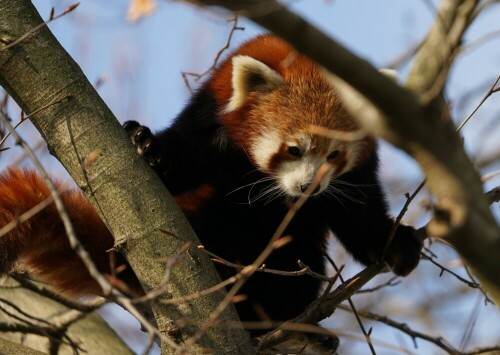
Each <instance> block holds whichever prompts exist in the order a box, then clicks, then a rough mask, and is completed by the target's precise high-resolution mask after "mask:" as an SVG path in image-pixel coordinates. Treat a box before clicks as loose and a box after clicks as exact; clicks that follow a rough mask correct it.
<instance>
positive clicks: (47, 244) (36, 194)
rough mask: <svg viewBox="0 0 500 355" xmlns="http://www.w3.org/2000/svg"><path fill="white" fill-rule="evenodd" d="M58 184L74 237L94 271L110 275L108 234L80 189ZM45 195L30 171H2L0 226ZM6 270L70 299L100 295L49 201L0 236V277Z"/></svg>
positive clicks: (0, 183) (110, 239)
mask: <svg viewBox="0 0 500 355" xmlns="http://www.w3.org/2000/svg"><path fill="white" fill-rule="evenodd" d="M57 186H58V188H59V191H60V194H61V199H62V200H63V202H64V205H65V206H66V210H67V212H68V215H69V218H70V220H71V222H72V223H73V228H74V230H75V232H76V235H77V237H78V238H79V240H80V241H81V242H82V244H83V246H84V247H85V249H86V250H87V251H88V252H89V254H90V255H91V257H92V259H93V261H94V263H95V264H96V266H97V268H98V269H99V270H100V271H101V272H103V273H108V274H109V273H110V263H109V255H108V254H107V252H106V251H107V250H109V249H110V248H112V247H113V238H112V236H111V234H110V233H109V231H108V229H107V228H106V226H105V225H104V223H103V222H102V221H101V219H100V218H99V216H98V215H97V213H96V212H95V210H94V208H93V207H92V206H91V205H90V203H89V202H88V201H87V200H86V199H85V197H84V196H83V195H82V194H81V193H80V192H79V191H77V190H75V189H65V188H64V187H63V186H62V185H61V184H57ZM49 195H50V193H49V190H48V188H47V186H46V185H45V182H44V181H43V179H42V178H41V177H40V176H38V175H37V174H36V173H35V172H33V171H20V170H12V169H11V170H9V171H7V172H6V173H4V174H3V175H2V176H0V228H1V227H3V226H5V225H7V224H8V223H9V222H11V221H14V220H16V218H17V217H18V216H19V215H21V214H23V213H25V212H26V211H28V210H30V209H31V208H33V207H34V206H36V205H38V204H39V203H40V202H42V201H44V200H45V199H46V198H47V197H49ZM10 271H26V272H28V273H29V274H30V275H32V277H34V278H35V279H37V280H39V281H42V282H46V283H48V284H50V285H52V286H54V287H55V288H56V289H58V290H59V291H62V292H64V293H67V294H70V295H83V294H99V293H100V292H101V290H100V287H99V285H98V284H97V283H96V282H95V281H94V280H93V279H92V278H91V277H90V275H89V273H88V272H87V269H86V268H85V266H84V264H83V263H82V261H81V260H80V258H79V257H78V256H77V255H76V253H75V252H74V251H73V250H72V249H71V247H70V245H69V242H68V238H67V236H66V232H65V229H64V226H63V224H62V221H61V219H60V217H59V214H58V211H57V210H56V207H55V206H54V204H53V203H51V204H50V205H48V206H47V207H45V208H44V209H42V210H41V211H40V212H38V213H37V214H35V215H34V216H32V217H31V218H29V219H28V220H27V221H25V222H22V223H20V224H18V225H17V226H16V227H15V228H14V229H12V230H10V231H9V232H7V233H6V234H5V235H3V236H1V237H0V273H2V274H5V273H8V272H10ZM134 281H135V280H134ZM136 282H137V281H135V283H136ZM136 286H137V285H136Z"/></svg>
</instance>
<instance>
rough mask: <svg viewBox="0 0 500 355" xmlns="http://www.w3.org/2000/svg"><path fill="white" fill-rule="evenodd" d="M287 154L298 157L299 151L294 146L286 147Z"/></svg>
mask: <svg viewBox="0 0 500 355" xmlns="http://www.w3.org/2000/svg"><path fill="white" fill-rule="evenodd" d="M288 154H290V155H293V156H294V157H300V149H299V147H296V146H289V147H288Z"/></svg>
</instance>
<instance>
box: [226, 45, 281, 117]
mask: <svg viewBox="0 0 500 355" xmlns="http://www.w3.org/2000/svg"><path fill="white" fill-rule="evenodd" d="M232 64H233V72H232V78H231V85H232V89H233V93H232V96H231V98H230V99H229V103H228V104H227V106H226V108H225V110H224V111H225V112H226V113H227V112H232V111H235V110H237V109H239V108H240V107H241V106H243V105H244V104H245V101H246V98H247V96H248V94H249V93H251V92H257V91H258V92H269V91H272V90H274V89H276V88H278V87H280V86H281V85H282V84H283V77H282V76H281V75H279V74H278V73H277V72H276V71H275V70H273V69H271V68H270V67H268V66H267V65H266V64H264V63H262V62H261V61H258V60H257V59H254V58H252V57H249V56H246V55H239V56H236V57H234V58H233V60H232Z"/></svg>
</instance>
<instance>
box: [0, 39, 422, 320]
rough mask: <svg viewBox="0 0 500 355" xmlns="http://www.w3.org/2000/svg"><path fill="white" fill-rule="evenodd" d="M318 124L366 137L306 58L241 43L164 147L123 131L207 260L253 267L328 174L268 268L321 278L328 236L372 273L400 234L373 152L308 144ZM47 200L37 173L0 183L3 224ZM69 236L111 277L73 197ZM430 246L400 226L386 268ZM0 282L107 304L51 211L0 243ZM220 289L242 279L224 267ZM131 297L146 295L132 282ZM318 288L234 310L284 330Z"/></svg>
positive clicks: (86, 214)
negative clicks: (17, 275)
mask: <svg viewBox="0 0 500 355" xmlns="http://www.w3.org/2000/svg"><path fill="white" fill-rule="evenodd" d="M311 125H316V126H322V127H326V128H328V129H333V130H336V131H343V132H355V131H358V130H359V129H360V126H359V125H358V123H357V122H356V121H355V120H353V118H352V117H350V116H349V114H348V112H347V111H346V110H345V109H344V107H343V105H342V102H341V101H340V99H339V97H338V95H337V93H336V91H335V88H333V87H332V86H331V84H330V83H329V82H328V80H327V79H325V77H324V75H323V73H322V71H321V69H320V68H319V67H318V66H317V65H316V64H314V63H313V62H312V61H311V60H310V59H308V58H307V57H305V56H303V55H300V54H298V53H296V52H295V51H294V50H293V48H292V47H291V46H289V45H288V44H287V43H285V42H283V41H282V40H280V39H279V38H277V37H274V36H272V35H264V36H259V37H257V38H255V39H253V40H250V41H249V42H247V43H245V44H243V45H242V46H241V47H240V48H239V49H237V50H236V51H235V52H234V53H233V54H232V55H230V56H229V57H228V58H227V59H226V60H225V61H224V62H222V63H221V64H220V65H219V66H218V67H217V68H216V69H215V70H214V71H213V73H212V75H211V76H210V78H209V79H208V80H207V81H206V82H205V83H204V84H203V85H202V86H201V88H200V89H199V90H198V91H197V92H196V93H195V94H194V95H193V97H192V98H191V100H190V102H189V103H188V104H187V106H186V107H185V108H184V110H183V111H182V112H181V113H180V114H179V116H178V117H177V119H176V120H175V121H174V123H173V124H172V125H171V126H170V127H168V128H166V129H165V130H162V131H160V132H158V133H156V134H153V133H151V131H150V130H149V128H147V127H145V126H141V125H140V124H139V123H137V122H135V121H129V122H126V123H125V124H124V128H125V130H126V131H127V132H128V134H129V135H130V137H131V140H132V142H133V144H134V145H135V146H136V149H137V151H138V153H139V154H140V155H142V156H143V157H144V159H145V160H146V161H147V162H148V163H149V165H150V166H151V167H152V168H153V169H154V170H155V171H156V172H157V174H158V175H159V176H160V178H161V179H162V181H163V183H164V184H165V185H166V187H167V188H168V190H169V191H170V192H171V193H172V195H173V196H174V198H175V200H176V202H177V203H178V205H179V207H180V208H181V209H182V210H183V212H184V213H185V214H186V216H187V218H188V219H189V221H190V223H191V224H192V226H193V228H194V230H195V231H196V233H197V235H198V237H199V238H200V240H201V243H202V244H203V245H204V247H205V248H206V249H207V250H210V251H211V252H213V253H215V254H217V255H218V256H220V257H222V258H224V259H226V260H229V261H231V262H233V263H238V264H241V265H248V264H250V263H252V262H253V261H254V260H255V258H256V257H257V256H258V255H259V254H260V253H261V251H262V250H263V249H264V248H265V246H266V245H267V243H268V241H269V239H270V237H271V236H272V235H273V233H274V231H275V230H276V228H277V226H278V225H279V223H280V222H281V220H282V219H283V217H284V216H285V214H286V213H287V211H288V208H289V207H288V206H289V203H290V201H294V200H295V199H297V198H298V197H300V196H301V195H302V194H303V193H304V191H305V189H306V188H307V187H308V186H309V185H310V184H311V182H312V180H313V179H314V177H315V175H316V173H317V172H318V169H319V167H320V166H322V164H324V163H325V162H329V163H330V164H331V166H332V169H331V170H330V172H329V173H328V174H327V175H326V176H325V177H324V178H323V179H322V180H321V182H320V184H319V186H318V187H317V188H316V190H315V191H314V193H313V195H312V196H311V197H310V198H309V199H308V200H307V202H306V203H305V204H304V206H303V207H302V208H301V209H300V210H299V211H298V213H297V215H296V216H295V217H294V219H293V221H292V222H291V223H290V225H289V226H288V227H287V229H286V231H285V233H284V235H286V236H290V237H291V241H290V242H289V243H287V244H285V245H283V246H282V247H281V248H279V249H277V250H275V251H274V252H273V253H272V254H271V256H270V257H269V258H268V259H267V260H266V263H265V264H266V267H268V268H271V269H277V270H285V271H295V270H298V269H299V266H298V264H297V261H298V260H301V261H302V262H303V263H305V264H306V265H308V266H309V267H310V268H311V269H312V270H314V271H315V272H318V273H321V274H323V273H324V272H325V262H324V259H325V258H324V256H325V253H326V244H327V237H328V234H329V231H330V230H331V231H333V233H334V234H335V235H336V237H337V238H338V239H339V240H340V241H341V243H342V244H343V245H344V246H345V248H346V249H347V250H348V251H349V252H350V253H351V254H352V256H353V257H354V258H355V259H357V260H358V261H360V262H361V263H363V264H370V263H374V262H379V261H380V258H381V257H382V254H383V251H384V247H385V244H386V241H387V240H388V236H389V234H390V230H391V228H392V226H393V220H392V219H391V218H390V217H388V215H387V209H388V208H387V204H386V201H385V197H384V194H383V192H382V189H381V187H380V184H379V181H378V177H377V170H378V158H377V144H376V142H375V140H374V138H372V137H370V136H364V137H362V138H360V139H358V140H355V141H342V140H335V139H329V138H326V137H323V136H319V135H315V134H312V133H311ZM47 196H48V191H47V189H46V188H45V187H44V184H43V182H42V181H41V179H40V178H39V177H38V176H36V175H35V174H34V173H32V172H21V171H10V172H7V173H6V174H4V176H3V177H2V178H1V179H0V225H5V224H7V223H8V222H9V221H11V220H12V219H13V218H15V215H16V214H18V213H22V212H24V211H26V210H27V209H29V208H30V207H33V206H34V205H35V204H37V203H38V202H40V201H42V200H43V199H44V198H46V197H47ZM62 196H63V199H64V202H65V203H66V205H67V208H68V210H69V211H70V217H71V219H72V222H73V224H74V228H75V230H76V232H77V234H78V236H79V238H80V239H81V240H82V242H83V243H84V244H85V245H86V246H87V247H88V248H89V251H90V252H91V253H92V255H93V257H94V259H95V260H96V263H97V265H98V267H99V268H100V269H101V270H103V271H104V272H109V270H108V269H109V266H108V263H107V257H106V250H108V249H109V248H112V246H113V238H112V237H111V235H110V234H109V232H108V231H107V229H106V228H105V226H104V224H103V223H102V222H101V221H100V219H99V217H98V216H97V214H96V213H95V212H94V210H93V209H92V207H91V206H90V204H89V203H88V202H86V201H85V200H84V199H83V197H82V196H81V194H80V192H78V191H66V192H64V193H63V195H62ZM420 249H421V242H420V240H419V238H418V237H417V233H416V231H415V229H414V228H412V227H410V226H399V228H398V229H397V232H396V234H395V236H394V239H393V240H392V243H391V245H390V247H389V248H388V251H387V254H386V259H385V262H386V263H387V264H388V265H389V266H390V267H391V269H392V270H393V271H394V272H395V273H396V274H398V275H406V274H408V273H409V272H410V271H411V270H413V269H414V268H415V267H416V266H417V264H418V262H419V256H420ZM0 267H1V269H0V272H2V273H6V272H9V271H11V270H27V271H29V272H30V273H32V274H33V276H34V277H36V278H38V279H41V280H44V281H48V282H50V283H52V284H54V285H55V286H56V287H57V288H58V289H60V290H62V291H66V292H70V293H73V294H82V293H87V292H98V286H97V285H96V284H95V283H94V281H93V280H92V279H91V278H90V277H89V276H88V275H87V273H86V272H85V269H84V268H83V266H82V265H80V262H79V259H78V258H76V257H75V256H74V253H73V252H72V251H71V250H70V249H69V245H68V243H67V241H66V237H65V235H64V232H63V229H62V225H61V222H60V219H59V218H58V216H57V214H56V212H55V209H54V208H53V207H52V206H50V207H48V208H47V209H45V210H43V211H42V212H41V213H39V214H38V215H36V216H35V217H33V218H32V219H30V220H28V221H26V222H24V223H22V224H20V225H19V226H18V227H17V228H16V229H15V230H13V231H11V232H9V233H8V234H7V235H5V236H3V237H1V238H0ZM216 268H217V270H218V272H219V274H220V275H221V277H222V278H223V279H225V278H227V277H230V276H232V275H233V274H234V273H235V270H234V269H233V268H231V267H228V266H224V265H220V264H217V265H216ZM125 281H126V282H128V283H130V285H131V287H132V288H133V289H138V288H139V287H138V283H137V281H136V280H135V279H134V276H133V275H130V274H128V275H125ZM320 286H321V282H320V281H319V280H318V279H315V278H312V277H309V276H301V277H287V276H280V275H275V274H269V273H256V274H255V275H253V276H252V278H251V279H250V280H249V281H248V283H247V284H246V285H245V286H244V288H243V289H242V290H241V293H243V294H245V295H246V301H243V302H240V303H237V304H236V307H237V310H238V312H239V315H240V318H241V319H242V320H244V321H255V320H260V319H262V318H270V319H274V320H288V319H290V318H293V317H295V316H297V315H298V314H299V313H300V312H302V311H303V310H304V309H305V307H306V306H307V305H308V304H309V303H310V302H312V301H313V300H314V299H315V298H316V297H317V296H318V291H319V289H320Z"/></svg>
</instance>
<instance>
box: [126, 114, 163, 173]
mask: <svg viewBox="0 0 500 355" xmlns="http://www.w3.org/2000/svg"><path fill="white" fill-rule="evenodd" d="M123 128H124V129H125V131H126V132H127V133H128V135H129V137H130V139H131V140H132V143H133V144H134V146H135V148H136V151H137V153H138V154H139V155H140V156H142V157H143V158H144V160H145V161H146V162H147V163H148V164H149V165H150V166H151V167H153V168H155V167H156V166H158V165H159V164H160V158H161V156H162V151H161V148H160V147H159V144H158V142H157V139H156V137H155V136H154V135H153V133H151V130H150V129H149V128H148V127H146V126H142V125H140V124H139V123H138V122H136V121H127V122H125V123H124V124H123Z"/></svg>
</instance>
